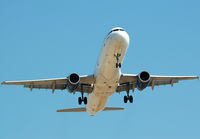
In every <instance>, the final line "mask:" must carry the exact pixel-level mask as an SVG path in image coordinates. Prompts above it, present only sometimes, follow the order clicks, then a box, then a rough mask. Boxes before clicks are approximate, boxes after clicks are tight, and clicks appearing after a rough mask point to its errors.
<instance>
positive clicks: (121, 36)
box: [111, 31, 129, 45]
mask: <svg viewBox="0 0 200 139" xmlns="http://www.w3.org/2000/svg"><path fill="white" fill-rule="evenodd" d="M111 38H112V40H113V41H115V42H118V43H124V44H127V45H128V44H129V36H128V34H127V33H126V32H125V31H117V32H113V33H112V34H111Z"/></svg>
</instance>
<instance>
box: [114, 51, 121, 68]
mask: <svg viewBox="0 0 200 139" xmlns="http://www.w3.org/2000/svg"><path fill="white" fill-rule="evenodd" d="M114 56H115V57H116V60H117V63H116V68H121V63H119V57H120V56H121V54H119V53H117V55H115V54H114Z"/></svg>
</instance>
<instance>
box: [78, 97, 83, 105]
mask: <svg viewBox="0 0 200 139" xmlns="http://www.w3.org/2000/svg"><path fill="white" fill-rule="evenodd" d="M81 103H82V99H81V97H78V104H79V105H81Z"/></svg>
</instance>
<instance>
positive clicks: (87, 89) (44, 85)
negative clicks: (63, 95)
mask: <svg viewBox="0 0 200 139" xmlns="http://www.w3.org/2000/svg"><path fill="white" fill-rule="evenodd" d="M67 81H68V78H67V77H64V78H54V79H40V80H25V81H4V82H2V83H1V84H3V85H23V86H24V87H25V88H30V89H31V91H32V89H33V88H37V89H52V93H54V91H55V89H59V90H64V89H66V87H67ZM93 83H94V76H93V75H90V76H88V75H85V76H80V85H79V87H78V88H77V90H76V91H77V92H81V91H83V92H84V93H91V92H92V89H93V88H92V86H91V85H92V84H93Z"/></svg>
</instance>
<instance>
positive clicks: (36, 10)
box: [0, 0, 200, 139]
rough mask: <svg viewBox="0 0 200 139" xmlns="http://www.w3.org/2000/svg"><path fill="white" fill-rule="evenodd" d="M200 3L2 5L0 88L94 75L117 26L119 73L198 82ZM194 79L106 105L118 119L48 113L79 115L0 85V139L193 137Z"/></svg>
mask: <svg viewBox="0 0 200 139" xmlns="http://www.w3.org/2000/svg"><path fill="white" fill-rule="evenodd" d="M199 5H200V2H199V1H198V0H190V1H189V0H188V1H186V0H166V1H160V0H151V1H149V0H143V1H141V0H124V1H119V0H110V1H106V0H101V1H94V0H93V1H92V0H85V1H81V0H75V1H71V2H70V1H65V0H60V1H53V0H43V1H40V0H34V1H24V0H18V1H14V0H1V1H0V64H1V65H0V66H1V68H0V81H4V80H29V79H41V78H56V77H65V76H68V75H69V74H70V73H72V72H76V73H78V74H80V75H85V74H92V73H93V72H94V68H95V64H96V61H97V57H98V55H99V52H100V49H101V45H102V43H103V40H104V37H105V36H106V35H107V33H108V31H109V30H110V29H111V28H113V27H116V26H120V27H123V28H125V30H126V31H127V32H128V34H129V36H130V46H129V49H128V52H127V55H126V57H125V60H124V63H123V65H122V72H124V73H139V72H141V71H142V70H147V71H149V72H150V73H151V74H157V75H199V73H200V64H199V59H200V55H199V52H200V42H199V38H200V26H199V25H200V15H199V13H200V8H199ZM199 83H200V82H199V81H198V80H192V81H183V82H180V83H179V84H176V85H174V87H173V88H171V87H170V86H162V87H156V88H155V90H154V91H152V90H151V88H147V89H145V90H144V91H143V92H139V91H138V90H136V92H135V94H134V103H133V104H124V103H123V96H124V95H125V93H121V94H120V95H119V94H114V95H113V96H111V98H110V100H109V102H108V106H119V107H124V108H125V111H117V112H101V113H99V114H97V115H96V116H93V117H89V116H88V115H87V114H86V113H56V110H57V109H62V108H73V107H79V105H78V103H77V98H78V97H79V96H80V94H76V95H72V94H69V93H67V90H64V91H56V92H55V93H54V94H51V90H33V91H32V92H30V90H29V89H24V88H23V87H22V86H0V109H1V112H0V138H1V139H13V138H16V139H27V138H29V139H36V138H37V139H44V138H47V139H55V138H59V139H66V138H71V139H72V138H73V139H79V138H87V139H103V138H104V139H108V138H109V139H110V138H115V139H122V138H137V139H146V138H148V139H149V138H150V139H151V138H152V139H160V138H162V139H169V138H170V139H186V138H193V139H199V138H200V132H199V131H200V109H199V106H200V101H199V100H200V85H199Z"/></svg>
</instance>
